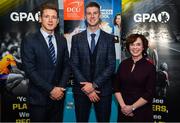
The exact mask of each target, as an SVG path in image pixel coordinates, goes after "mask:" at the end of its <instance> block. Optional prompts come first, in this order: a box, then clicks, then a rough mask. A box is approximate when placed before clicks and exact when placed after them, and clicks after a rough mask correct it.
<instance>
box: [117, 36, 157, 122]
mask: <svg viewBox="0 0 180 123" xmlns="http://www.w3.org/2000/svg"><path fill="white" fill-rule="evenodd" d="M126 47H127V49H128V51H129V53H130V54H131V58H128V59H126V60H124V61H122V63H121V64H120V66H119V69H118V71H117V75H116V78H115V82H114V89H115V97H116V99H117V101H118V104H119V106H118V122H121V121H122V122H124V121H128V122H131V121H136V122H137V121H153V112H152V99H153V96H154V92H155V80H156V70H155V66H154V65H153V64H152V63H150V62H149V61H148V60H146V56H147V53H146V50H147V48H148V40H147V39H146V38H145V37H144V36H143V35H139V34H132V35H130V36H129V37H128V38H127V44H126Z"/></svg>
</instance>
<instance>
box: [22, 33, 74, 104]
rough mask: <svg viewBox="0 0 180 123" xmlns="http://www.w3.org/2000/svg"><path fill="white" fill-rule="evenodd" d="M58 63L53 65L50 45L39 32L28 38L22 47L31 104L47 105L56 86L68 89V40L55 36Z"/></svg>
mask: <svg viewBox="0 0 180 123" xmlns="http://www.w3.org/2000/svg"><path fill="white" fill-rule="evenodd" d="M55 38H56V42H57V61H56V65H54V64H53V62H52V60H51V57H50V55H49V49H48V45H47V43H46V41H45V39H44V37H43V35H42V34H41V32H40V31H39V32H37V33H34V34H31V35H29V36H27V37H26V38H25V39H24V40H23V42H22V45H21V56H22V62H23V67H24V71H25V73H26V75H27V77H28V78H29V89H28V96H29V99H30V100H29V101H30V103H31V104H37V105H46V104H47V103H48V101H50V100H51V99H50V98H49V95H50V91H51V90H52V89H53V87H54V86H60V87H64V88H65V87H66V83H67V81H68V79H69V72H70V71H69V69H70V68H69V55H68V49H67V42H66V39H65V38H64V37H63V36H62V35H57V34H55Z"/></svg>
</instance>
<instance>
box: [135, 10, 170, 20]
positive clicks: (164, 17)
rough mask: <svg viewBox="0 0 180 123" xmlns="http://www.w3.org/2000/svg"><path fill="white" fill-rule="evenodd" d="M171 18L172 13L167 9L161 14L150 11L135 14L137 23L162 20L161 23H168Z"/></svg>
mask: <svg viewBox="0 0 180 123" xmlns="http://www.w3.org/2000/svg"><path fill="white" fill-rule="evenodd" d="M169 20H170V14H169V13H168V12H166V11H163V12H161V13H159V14H155V13H152V14H149V13H143V14H139V13H137V14H135V15H134V21H135V22H137V23H142V22H160V23H167V22H168V21H169Z"/></svg>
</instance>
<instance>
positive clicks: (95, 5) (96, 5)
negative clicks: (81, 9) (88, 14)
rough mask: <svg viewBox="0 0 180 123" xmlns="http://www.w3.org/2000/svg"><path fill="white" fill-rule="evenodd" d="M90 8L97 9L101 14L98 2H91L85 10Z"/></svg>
mask: <svg viewBox="0 0 180 123" xmlns="http://www.w3.org/2000/svg"><path fill="white" fill-rule="evenodd" d="M89 7H96V8H98V9H99V12H100V6H99V4H98V3H96V2H89V3H88V4H87V5H86V7H85V10H86V9H87V8H89Z"/></svg>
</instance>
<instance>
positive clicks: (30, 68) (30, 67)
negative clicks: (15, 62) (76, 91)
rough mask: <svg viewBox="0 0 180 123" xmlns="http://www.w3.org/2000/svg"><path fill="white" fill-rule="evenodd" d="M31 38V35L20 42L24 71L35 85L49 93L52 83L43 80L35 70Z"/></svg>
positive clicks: (34, 56) (34, 55)
mask: <svg viewBox="0 0 180 123" xmlns="http://www.w3.org/2000/svg"><path fill="white" fill-rule="evenodd" d="M31 40H33V39H32V37H27V38H25V40H24V41H23V42H22V44H21V57H22V63H23V67H24V71H25V73H26V75H27V76H28V78H29V79H30V80H31V82H33V84H34V85H35V86H37V87H38V88H40V89H43V90H45V91H46V92H47V93H50V91H51V90H52V89H53V85H51V84H50V83H48V82H47V81H46V80H44V79H43V78H42V77H41V76H40V75H39V73H38V72H37V67H36V60H37V58H36V54H35V52H34V48H35V47H34V44H33V42H32V41H31Z"/></svg>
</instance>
